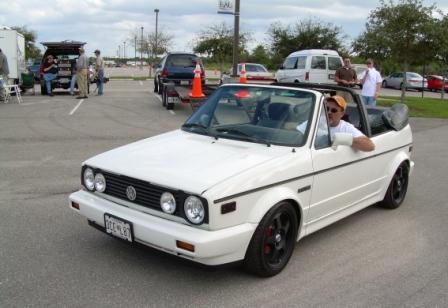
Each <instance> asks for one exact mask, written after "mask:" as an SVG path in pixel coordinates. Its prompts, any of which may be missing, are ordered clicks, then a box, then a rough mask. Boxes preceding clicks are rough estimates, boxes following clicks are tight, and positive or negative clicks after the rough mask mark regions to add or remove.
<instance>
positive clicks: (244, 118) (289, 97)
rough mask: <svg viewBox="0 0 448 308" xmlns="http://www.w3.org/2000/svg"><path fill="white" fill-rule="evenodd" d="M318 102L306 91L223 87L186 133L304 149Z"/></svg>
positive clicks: (189, 122) (192, 119) (188, 124)
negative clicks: (302, 147) (301, 147)
mask: <svg viewBox="0 0 448 308" xmlns="http://www.w3.org/2000/svg"><path fill="white" fill-rule="evenodd" d="M315 102H316V95H315V94H314V93H313V92H311V91H308V90H304V89H289V88H282V87H272V86H267V87H263V86H250V85H229V86H222V87H220V88H219V89H218V90H216V91H215V92H214V93H213V94H212V95H211V96H210V97H209V98H208V99H207V101H206V102H205V103H204V104H203V105H202V106H201V108H199V109H198V110H197V111H196V112H195V113H194V114H193V115H192V116H191V117H190V118H189V119H188V120H187V121H186V122H185V124H184V125H183V126H182V129H183V130H185V131H189V132H192V133H197V134H203V135H210V136H213V137H214V138H217V139H219V138H226V139H236V140H242V141H247V142H255V143H263V144H266V145H270V144H275V145H284V146H303V145H304V144H305V142H306V139H307V136H308V132H309V126H310V123H311V117H312V115H313V110H314V105H315Z"/></svg>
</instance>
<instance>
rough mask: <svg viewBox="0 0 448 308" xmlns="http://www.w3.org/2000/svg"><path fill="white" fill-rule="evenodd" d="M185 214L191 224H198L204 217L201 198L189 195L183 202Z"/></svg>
mask: <svg viewBox="0 0 448 308" xmlns="http://www.w3.org/2000/svg"><path fill="white" fill-rule="evenodd" d="M184 211H185V216H187V218H188V220H189V221H190V222H191V223H193V224H196V225H198V224H200V223H202V221H203V220H204V217H205V209H204V205H203V204H202V201H201V199H199V198H198V197H195V196H189V197H188V198H187V199H186V200H185V203H184Z"/></svg>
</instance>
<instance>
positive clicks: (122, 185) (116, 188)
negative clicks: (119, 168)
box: [103, 172, 184, 210]
mask: <svg viewBox="0 0 448 308" xmlns="http://www.w3.org/2000/svg"><path fill="white" fill-rule="evenodd" d="M103 175H104V177H105V178H106V183H107V185H106V190H105V191H104V193H105V194H107V195H110V196H113V197H116V198H119V199H122V200H126V201H128V202H132V203H135V204H138V205H140V206H144V207H148V208H152V209H156V210H161V208H160V197H161V196H162V194H163V193H164V192H166V191H168V192H170V193H172V194H173V195H174V198H175V199H176V204H181V203H180V202H181V201H182V199H183V198H182V196H183V195H184V193H183V192H180V191H175V190H170V189H167V188H164V187H160V186H157V185H154V184H151V183H149V182H146V181H142V180H138V179H134V178H130V177H127V176H123V175H116V174H112V173H107V172H103ZM129 186H132V187H134V189H135V191H136V193H137V194H136V199H135V200H129V198H128V197H127V195H126V189H127V188H128V187H129Z"/></svg>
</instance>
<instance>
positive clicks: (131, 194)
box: [126, 186, 137, 201]
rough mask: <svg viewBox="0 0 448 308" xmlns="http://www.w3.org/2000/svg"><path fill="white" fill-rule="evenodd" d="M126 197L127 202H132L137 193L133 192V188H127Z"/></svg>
mask: <svg viewBox="0 0 448 308" xmlns="http://www.w3.org/2000/svg"><path fill="white" fill-rule="evenodd" d="M126 196H127V197H128V199H129V200H131V201H134V200H135V198H137V192H136V191H135V188H134V187H132V186H128V187H127V188H126Z"/></svg>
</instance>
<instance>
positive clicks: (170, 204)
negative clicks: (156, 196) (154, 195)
mask: <svg viewBox="0 0 448 308" xmlns="http://www.w3.org/2000/svg"><path fill="white" fill-rule="evenodd" d="M160 207H161V208H162V211H164V212H165V213H168V214H173V213H174V211H176V199H174V196H173V194H172V193H169V192H164V193H163V194H162V196H161V197H160Z"/></svg>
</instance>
